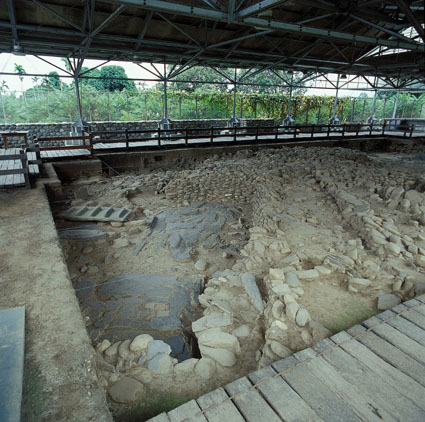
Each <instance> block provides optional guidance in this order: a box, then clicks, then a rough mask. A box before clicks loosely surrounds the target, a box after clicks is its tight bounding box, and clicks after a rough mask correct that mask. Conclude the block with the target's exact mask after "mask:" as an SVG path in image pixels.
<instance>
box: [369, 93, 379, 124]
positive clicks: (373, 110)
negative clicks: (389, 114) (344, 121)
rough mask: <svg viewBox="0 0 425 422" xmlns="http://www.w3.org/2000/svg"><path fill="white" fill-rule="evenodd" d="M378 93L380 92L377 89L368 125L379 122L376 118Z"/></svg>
mask: <svg viewBox="0 0 425 422" xmlns="http://www.w3.org/2000/svg"><path fill="white" fill-rule="evenodd" d="M377 92H378V90H377V89H375V94H374V96H373V103H372V110H371V111H370V116H369V117H368V118H367V123H376V121H377V120H378V119H377V118H376V117H375V107H376V94H377Z"/></svg>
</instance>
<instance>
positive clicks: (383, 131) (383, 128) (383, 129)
mask: <svg viewBox="0 0 425 422" xmlns="http://www.w3.org/2000/svg"><path fill="white" fill-rule="evenodd" d="M386 123H387V122H386V120H384V124H383V125H382V135H384V133H385V124H386Z"/></svg>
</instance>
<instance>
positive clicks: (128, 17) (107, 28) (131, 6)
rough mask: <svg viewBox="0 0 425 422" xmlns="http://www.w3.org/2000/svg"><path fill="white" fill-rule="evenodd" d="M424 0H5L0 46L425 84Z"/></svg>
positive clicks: (19, 50) (103, 57)
mask: <svg viewBox="0 0 425 422" xmlns="http://www.w3.org/2000/svg"><path fill="white" fill-rule="evenodd" d="M423 24H424V2H423V1H411V2H409V1H407V0H392V1H381V0H358V1H354V0H336V1H330V0H314V1H313V0H284V1H278V0H264V1H261V2H260V1H258V0H257V1H254V0H230V1H227V0H181V1H178V2H177V1H171V0H166V1H163V0H99V1H95V0H3V1H2V2H1V3H0V52H15V53H26V54H32V55H44V56H45V55H50V56H61V57H76V58H80V59H83V58H90V59H101V60H124V61H136V62H153V63H164V62H166V63H169V64H175V65H176V66H193V65H208V66H214V67H216V68H217V67H221V66H228V67H239V68H241V67H242V68H257V67H260V68H261V67H262V68H274V69H284V70H296V71H303V72H304V73H305V72H318V73H329V72H335V73H349V74H356V75H369V76H378V77H381V78H385V79H387V80H389V79H393V78H395V79H400V78H403V79H404V80H406V81H407V80H409V81H412V80H416V81H424V80H425V76H424V73H425V72H424V55H425V54H424V51H425V50H424V39H425V34H424V29H423Z"/></svg>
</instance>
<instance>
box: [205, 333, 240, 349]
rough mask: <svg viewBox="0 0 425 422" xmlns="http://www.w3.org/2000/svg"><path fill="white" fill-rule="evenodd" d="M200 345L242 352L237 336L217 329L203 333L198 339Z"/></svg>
mask: <svg viewBox="0 0 425 422" xmlns="http://www.w3.org/2000/svg"><path fill="white" fill-rule="evenodd" d="M198 343H199V344H201V345H203V346H208V347H214V348H217V347H219V348H222V349H229V350H232V351H233V352H235V353H239V351H240V347H239V341H238V339H237V338H236V337H235V336H233V335H232V334H228V333H224V332H223V331H220V330H219V329H216V328H213V329H211V330H206V331H203V332H202V334H200V335H199V337H198Z"/></svg>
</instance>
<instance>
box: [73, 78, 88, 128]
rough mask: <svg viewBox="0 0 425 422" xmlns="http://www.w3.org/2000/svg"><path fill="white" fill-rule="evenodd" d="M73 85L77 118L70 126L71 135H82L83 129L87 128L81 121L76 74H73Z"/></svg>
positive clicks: (81, 114)
mask: <svg viewBox="0 0 425 422" xmlns="http://www.w3.org/2000/svg"><path fill="white" fill-rule="evenodd" d="M74 85H75V95H76V96H77V111H78V117H77V120H76V122H75V123H74V124H73V125H72V135H74V136H75V135H82V134H83V132H84V127H85V126H87V123H86V122H84V121H83V113H82V109H81V98H80V83H79V81H78V73H74Z"/></svg>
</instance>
